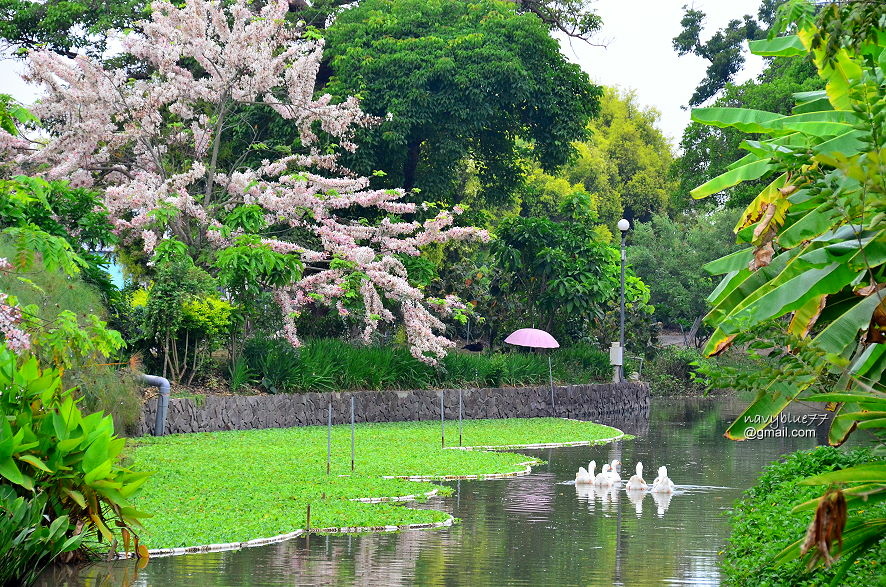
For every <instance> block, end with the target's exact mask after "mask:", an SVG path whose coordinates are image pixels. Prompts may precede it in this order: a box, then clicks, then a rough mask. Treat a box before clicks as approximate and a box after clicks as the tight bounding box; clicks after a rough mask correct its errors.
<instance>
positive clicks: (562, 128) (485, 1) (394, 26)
mask: <svg viewBox="0 0 886 587" xmlns="http://www.w3.org/2000/svg"><path fill="white" fill-rule="evenodd" d="M327 35H328V40H329V48H328V50H327V53H328V55H329V56H330V57H331V66H332V71H333V76H332V78H331V79H330V82H329V85H328V87H327V89H328V90H329V91H331V92H332V93H333V94H334V95H336V96H341V97H344V96H347V95H353V94H356V95H359V96H360V97H361V98H362V100H363V101H362V107H363V108H364V110H365V111H366V112H367V113H369V114H372V115H375V116H378V117H380V118H384V117H385V116H387V115H390V116H389V119H386V120H383V121H382V122H381V124H379V125H378V126H376V127H375V128H372V129H367V130H365V131H364V132H362V133H361V135H360V136H359V139H358V142H360V143H361V144H362V145H363V146H364V148H362V149H359V150H358V152H357V156H356V157H357V158H355V159H353V160H352V161H351V162H350V163H351V164H352V167H354V168H355V170H357V171H360V172H364V173H370V172H371V171H373V170H382V171H384V172H385V174H386V176H384V177H376V178H375V180H374V181H375V183H376V184H377V185H379V186H380V187H393V186H403V187H404V188H406V189H407V190H412V189H413V188H420V189H421V190H422V191H423V192H424V194H423V197H424V198H425V199H445V200H450V201H451V200H453V199H454V200H456V201H458V200H460V196H459V195H458V194H454V192H455V189H454V188H455V187H456V185H457V175H458V173H457V172H458V170H459V169H460V168H461V167H463V166H464V165H466V162H467V161H469V160H470V161H473V162H474V164H475V165H476V171H477V176H478V180H479V187H480V191H481V192H482V193H483V194H484V197H485V198H486V199H489V200H491V201H499V202H500V201H506V200H507V199H508V198H509V196H510V195H511V193H512V192H513V191H514V189H515V188H516V187H517V186H518V185H519V183H520V180H521V175H522V174H521V173H520V157H521V156H528V157H530V158H531V159H535V160H537V161H538V162H539V163H540V164H541V166H542V167H543V168H544V169H545V170H552V169H554V168H556V167H557V166H559V165H561V164H563V163H564V162H566V160H567V159H568V158H569V156H570V155H571V153H572V146H571V143H572V142H573V141H575V140H579V139H582V138H584V136H585V125H586V123H587V122H588V120H589V119H590V117H591V116H592V115H594V114H595V113H596V111H597V106H598V99H599V94H600V89H599V88H597V87H596V86H594V85H592V84H591V83H590V81H589V80H588V77H587V75H586V74H584V73H583V72H581V70H580V69H579V68H578V66H576V65H573V64H570V63H568V62H567V61H566V59H565V58H564V57H563V56H562V55H561V54H560V51H559V46H558V43H557V41H555V40H554V39H552V38H551V37H550V36H549V35H548V30H547V28H546V27H545V26H544V24H543V23H542V22H541V21H540V20H539V19H538V17H537V16H535V15H533V14H519V13H518V12H517V11H516V10H515V8H514V6H512V5H509V4H508V3H504V2H498V1H494V0H481V1H478V2H459V1H455V0H430V1H424V0H364V1H362V2H360V3H359V4H358V5H357V6H355V7H354V8H351V9H349V10H346V11H344V12H342V13H341V14H340V15H339V17H338V19H337V20H336V22H335V24H334V25H333V26H332V27H330V28H329V29H328V31H327ZM518 139H524V140H525V141H526V142H527V144H528V145H527V148H525V149H520V148H519V145H520V143H518Z"/></svg>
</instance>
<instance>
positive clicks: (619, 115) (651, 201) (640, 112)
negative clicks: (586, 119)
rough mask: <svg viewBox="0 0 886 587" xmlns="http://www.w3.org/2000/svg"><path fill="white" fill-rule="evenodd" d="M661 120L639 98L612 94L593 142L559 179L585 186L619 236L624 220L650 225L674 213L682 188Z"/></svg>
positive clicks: (592, 127)
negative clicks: (674, 175)
mask: <svg viewBox="0 0 886 587" xmlns="http://www.w3.org/2000/svg"><path fill="white" fill-rule="evenodd" d="M659 116H660V115H659V113H658V112H657V111H656V110H654V109H652V108H642V107H640V106H639V105H638V104H637V100H636V96H635V94H634V93H633V92H627V93H624V94H622V93H620V92H619V91H618V90H616V89H613V88H606V90H605V91H604V93H603V98H602V100H601V104H600V114H599V116H598V117H597V118H595V119H594V120H593V121H591V123H590V124H589V125H588V131H589V134H590V135H591V138H589V139H588V140H587V141H585V142H583V143H579V144H578V145H577V150H578V155H577V157H575V158H574V159H573V160H572V161H571V162H570V163H568V164H567V165H566V166H565V167H564V168H563V169H562V170H561V171H560V173H559V175H562V176H563V177H565V178H566V179H567V180H568V181H569V182H570V183H573V184H578V183H580V184H582V185H584V188H585V190H586V191H587V192H588V193H589V194H591V195H592V196H593V197H594V199H595V201H596V202H597V205H596V207H597V211H598V214H599V216H600V220H601V221H602V222H604V223H605V224H606V225H607V226H609V227H610V228H611V229H613V230H614V229H615V226H614V225H615V223H616V222H617V221H618V219H619V218H621V216H622V215H624V216H625V217H627V218H629V219H632V220H633V219H638V220H648V219H649V218H651V217H652V214H654V213H656V212H665V211H667V210H668V207H669V202H670V197H671V193H672V192H673V191H674V190H675V189H676V185H675V182H674V181H673V180H672V179H671V178H670V176H669V168H670V166H671V164H672V161H673V154H672V151H671V146H670V144H669V143H668V140H667V138H666V137H665V136H664V135H663V134H662V132H661V131H660V130H659V129H658V128H656V126H655V124H656V123H657V122H658V119H659Z"/></svg>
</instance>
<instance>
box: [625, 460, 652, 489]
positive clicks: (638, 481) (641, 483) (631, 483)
mask: <svg viewBox="0 0 886 587" xmlns="http://www.w3.org/2000/svg"><path fill="white" fill-rule="evenodd" d="M648 487H649V486H648V485H647V484H646V480H645V479H643V463H641V462H639V461H638V462H637V474H636V475H632V476H631V478H630V479H628V484H627V485H626V486H625V489H628V490H633V491H636V490H640V491H645V490H646V489H647V488H648Z"/></svg>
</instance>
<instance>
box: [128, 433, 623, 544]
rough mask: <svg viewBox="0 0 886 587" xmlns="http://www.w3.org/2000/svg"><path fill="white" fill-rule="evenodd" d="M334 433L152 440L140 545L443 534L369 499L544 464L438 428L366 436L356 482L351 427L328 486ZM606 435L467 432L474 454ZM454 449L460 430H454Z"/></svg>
mask: <svg viewBox="0 0 886 587" xmlns="http://www.w3.org/2000/svg"><path fill="white" fill-rule="evenodd" d="M326 434H327V429H326V427H325V426H309V427H299V428H272V429H265V430H248V431H232V432H212V433H200V434H179V435H172V436H164V437H145V438H140V439H137V440H136V441H134V442H133V443H132V448H131V452H130V457H131V459H132V466H133V467H135V468H136V469H137V470H141V471H156V474H155V475H154V476H153V477H152V478H151V482H150V483H149V484H147V485H146V486H145V488H144V490H143V491H142V492H141V493H140V495H139V496H138V498H137V499H136V500H135V502H136V503H135V505H136V507H138V509H139V510H142V511H146V512H151V513H153V514H154V516H153V517H151V518H149V519H147V520H146V521H145V527H144V529H143V534H142V540H143V542H144V543H145V544H146V545H148V547H149V548H171V547H180V546H196V545H204V544H217V543H227V542H243V541H247V540H252V539H255V538H267V537H271V536H277V535H280V534H285V533H288V532H292V531H293V530H296V529H299V528H305V527H306V524H307V520H306V514H307V506H308V504H310V505H311V527H312V528H340V527H355V526H356V527H375V526H385V525H403V524H427V523H433V522H441V521H444V520H447V519H448V518H449V516H448V514H446V513H444V512H440V511H436V510H430V509H420V510H418V509H411V508H408V507H406V506H404V505H396V504H390V503H380V504H366V503H360V502H355V501H351V499H353V498H363V497H396V496H406V495H424V494H425V493H427V492H430V491H433V490H435V489H436V490H438V491H439V492H440V493H444V494H445V493H448V492H449V491H450V490H449V489H448V488H446V487H441V486H438V485H433V484H431V483H427V482H416V481H406V480H402V479H384V478H383V477H384V476H430V477H443V476H461V475H465V476H467V475H497V474H506V473H515V472H518V471H523V470H525V465H524V463H528V462H533V463H537V462H540V461H538V459H535V458H533V457H529V456H526V455H522V454H516V453H512V452H487V451H462V450H443V449H442V448H441V433H440V422H439V421H425V422H396V423H383V424H358V425H357V426H356V434H355V446H356V458H355V469H354V472H353V474H352V473H351V444H350V442H351V430H350V426H334V427H333V429H332V459H331V471H330V474H329V475H327V474H326V440H327V439H326ZM619 434H620V433H619V432H618V431H617V430H616V429H614V428H610V427H608V426H602V425H599V424H594V423H591V422H579V421H576V420H565V419H560V418H534V419H507V420H465V421H464V422H463V428H462V439H463V443H464V444H465V445H476V446H490V445H498V446H505V445H520V444H541V443H570V442H576V441H591V442H593V441H598V440H605V439H610V438H613V437H615V436H618V435H619ZM446 438H447V445H448V446H453V445H457V443H458V423H457V422H447V425H446Z"/></svg>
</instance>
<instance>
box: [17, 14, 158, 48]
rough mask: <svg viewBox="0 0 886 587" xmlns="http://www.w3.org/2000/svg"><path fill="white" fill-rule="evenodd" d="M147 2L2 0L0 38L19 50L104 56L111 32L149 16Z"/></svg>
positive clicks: (127, 26)
mask: <svg viewBox="0 0 886 587" xmlns="http://www.w3.org/2000/svg"><path fill="white" fill-rule="evenodd" d="M145 8H146V2H145V1H144V0H79V1H75V2H71V1H69V0H42V1H34V0H0V39H2V42H4V43H5V44H7V45H9V46H11V47H15V48H17V49H46V50H49V51H53V52H55V53H59V54H61V55H67V56H71V57H73V56H74V55H76V54H77V53H78V52H80V51H85V52H87V53H90V54H93V55H100V54H101V53H102V51H104V49H105V48H106V46H107V33H108V32H109V31H111V30H122V29H126V28H129V27H131V26H133V23H134V22H135V21H137V20H138V19H139V18H141V17H143V16H145V15H146V13H145Z"/></svg>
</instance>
